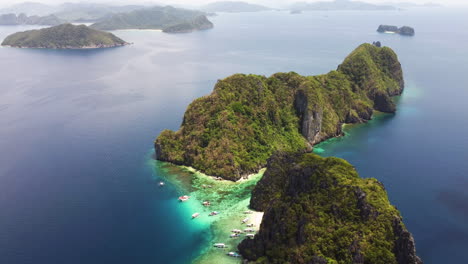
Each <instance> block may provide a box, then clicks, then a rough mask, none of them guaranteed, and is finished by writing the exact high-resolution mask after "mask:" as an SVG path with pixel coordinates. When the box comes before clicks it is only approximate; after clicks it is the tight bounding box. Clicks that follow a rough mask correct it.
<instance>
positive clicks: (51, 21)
mask: <svg viewBox="0 0 468 264" xmlns="http://www.w3.org/2000/svg"><path fill="white" fill-rule="evenodd" d="M64 22H65V21H64V20H61V19H59V18H58V17H56V16H55V15H48V16H26V15H25V14H19V15H18V16H17V15H15V14H4V15H0V25H8V26H13V25H44V26H56V25H60V24H62V23H64Z"/></svg>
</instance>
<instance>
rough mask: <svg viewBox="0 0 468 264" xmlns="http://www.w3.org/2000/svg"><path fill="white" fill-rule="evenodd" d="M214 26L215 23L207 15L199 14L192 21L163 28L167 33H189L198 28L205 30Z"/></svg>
mask: <svg viewBox="0 0 468 264" xmlns="http://www.w3.org/2000/svg"><path fill="white" fill-rule="evenodd" d="M210 28H213V23H211V21H209V20H208V18H206V16H204V15H202V16H198V17H196V18H194V19H192V20H190V21H186V22H182V23H180V24H176V25H173V26H167V27H165V28H164V29H163V32H166V33H189V32H192V31H196V30H205V29H210Z"/></svg>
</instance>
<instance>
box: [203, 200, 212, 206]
mask: <svg viewBox="0 0 468 264" xmlns="http://www.w3.org/2000/svg"><path fill="white" fill-rule="evenodd" d="M202 204H203V206H210V205H211V203H210V201H204V202H203V203H202Z"/></svg>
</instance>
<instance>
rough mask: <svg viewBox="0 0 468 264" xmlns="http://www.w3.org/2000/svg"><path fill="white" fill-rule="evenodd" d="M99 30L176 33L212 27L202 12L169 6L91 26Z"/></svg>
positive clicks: (122, 14)
mask: <svg viewBox="0 0 468 264" xmlns="http://www.w3.org/2000/svg"><path fill="white" fill-rule="evenodd" d="M91 27H92V28H95V29H100V30H116V29H161V30H163V31H165V32H171V33H178V32H190V31H195V30H204V29H210V28H212V27H213V23H211V22H210V21H209V20H208V19H207V18H206V16H205V13H204V12H200V11H194V10H188V9H182V8H175V7H171V6H165V7H160V6H157V7H152V8H145V9H139V10H134V11H131V12H128V13H120V14H114V15H111V16H110V17H108V18H106V19H103V20H101V21H99V22H97V23H94V24H93V25H91Z"/></svg>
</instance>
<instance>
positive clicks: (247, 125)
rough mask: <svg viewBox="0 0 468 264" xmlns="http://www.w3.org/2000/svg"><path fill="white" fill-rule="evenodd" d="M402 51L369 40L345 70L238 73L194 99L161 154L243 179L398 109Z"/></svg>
mask: <svg viewBox="0 0 468 264" xmlns="http://www.w3.org/2000/svg"><path fill="white" fill-rule="evenodd" d="M403 86H404V83H403V73H402V69H401V65H400V63H399V61H398V58H397V55H396V54H395V53H394V52H393V50H391V49H390V48H388V47H383V48H379V47H375V46H373V45H371V44H363V45H361V46H359V47H358V48H357V49H356V50H354V51H353V52H352V53H351V54H350V55H349V56H348V57H347V58H346V59H345V60H344V62H343V63H342V64H341V65H340V66H339V67H338V69H337V70H335V71H331V72H330V73H328V74H324V75H319V76H301V75H299V74H297V73H293V72H290V73H277V74H274V75H273V76H271V77H269V78H267V77H264V76H258V75H244V74H236V75H233V76H231V77H228V78H226V79H224V80H220V81H218V83H217V84H216V86H215V88H214V91H213V93H212V94H211V95H209V96H206V97H202V98H199V99H197V100H195V101H194V102H192V103H191V104H190V106H189V107H188V109H187V110H186V112H185V115H184V119H183V122H182V125H181V128H180V129H179V130H178V131H177V132H174V131H170V130H165V131H163V132H162V133H161V134H160V135H159V137H158V138H157V139H156V141H155V150H156V156H157V159H158V160H162V161H169V162H172V163H175V164H178V165H187V166H192V167H194V168H196V169H198V170H200V171H202V172H204V173H206V174H209V175H216V176H221V177H223V178H225V179H229V180H238V179H240V178H241V177H242V176H245V175H248V174H250V173H254V172H257V171H258V170H259V169H260V168H262V167H264V166H265V165H266V161H267V159H268V158H269V157H270V156H271V155H272V154H273V153H274V152H276V151H279V150H281V151H306V150H310V149H311V147H312V146H313V145H314V144H316V143H318V142H321V141H323V140H326V139H328V138H331V137H336V136H340V135H341V134H342V125H343V124H345V123H359V122H366V121H367V120H370V119H371V117H372V113H373V111H374V110H378V111H382V112H388V113H393V112H395V110H396V107H395V104H394V103H393V101H392V100H391V98H390V97H391V96H395V95H399V94H401V92H402V91H403Z"/></svg>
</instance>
